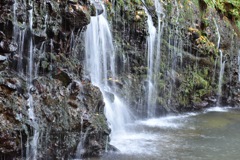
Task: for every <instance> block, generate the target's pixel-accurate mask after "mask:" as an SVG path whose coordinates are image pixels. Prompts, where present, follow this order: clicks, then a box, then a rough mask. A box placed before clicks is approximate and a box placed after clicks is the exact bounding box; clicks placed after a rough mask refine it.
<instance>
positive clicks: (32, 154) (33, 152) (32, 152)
mask: <svg viewBox="0 0 240 160" xmlns="http://www.w3.org/2000/svg"><path fill="white" fill-rule="evenodd" d="M29 5H30V6H33V3H32V1H29ZM32 25H33V9H31V10H29V30H30V34H31V35H30V39H29V50H28V51H29V55H28V79H27V82H28V83H27V84H28V96H29V98H28V107H29V109H28V116H29V120H30V121H31V123H32V125H33V130H34V131H33V139H32V140H31V142H30V148H29V149H27V151H28V153H27V155H26V156H27V157H26V159H34V160H35V159H36V156H37V143H38V137H39V132H38V124H37V121H36V117H35V113H34V104H33V96H32V95H31V88H32V80H33V77H32V76H33V52H34V48H33V38H32V32H33V30H32Z"/></svg>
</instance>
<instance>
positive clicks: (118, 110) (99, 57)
mask: <svg viewBox="0 0 240 160" xmlns="http://www.w3.org/2000/svg"><path fill="white" fill-rule="evenodd" d="M104 14H106V12H105V13H104ZM85 53H86V64H85V70H86V75H89V76H90V79H91V81H92V83H93V84H94V85H96V86H98V87H99V88H100V90H101V91H102V93H103V97H104V101H105V115H106V117H107V121H108V123H109V125H110V128H111V139H115V137H116V135H117V134H118V133H119V132H124V130H125V125H126V124H127V123H128V122H130V120H131V116H130V111H129V110H128V108H127V105H126V104H124V102H123V100H122V99H121V98H120V97H119V96H118V95H117V94H116V93H115V89H114V88H115V85H114V82H116V81H117V77H116V75H115V51H114V47H113V43H112V35H111V31H110V27H109V25H108V22H107V20H106V18H105V17H104V16H103V14H101V15H99V16H97V17H91V23H90V24H89V25H88V26H87V30H86V33H85ZM109 81H111V82H112V83H111V85H109V83H108V82H109ZM108 94H112V95H113V96H114V100H113V101H111V100H110V99H109V98H108V96H107V95H108ZM112 142H113V141H111V143H112ZM114 145H115V146H116V147H118V144H114Z"/></svg>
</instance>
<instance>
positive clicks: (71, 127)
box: [0, 77, 109, 159]
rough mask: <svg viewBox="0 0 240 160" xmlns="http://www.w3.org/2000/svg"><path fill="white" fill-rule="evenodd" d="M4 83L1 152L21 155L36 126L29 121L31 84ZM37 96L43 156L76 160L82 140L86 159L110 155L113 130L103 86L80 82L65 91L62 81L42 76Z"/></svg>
mask: <svg viewBox="0 0 240 160" xmlns="http://www.w3.org/2000/svg"><path fill="white" fill-rule="evenodd" d="M2 79H4V80H5V81H3V82H2V83H1V85H0V101H1V105H0V119H1V130H0V133H1V134H0V135H1V136H0V141H1V142H2V143H1V144H0V152H1V154H6V155H8V154H11V155H12V156H13V157H15V156H16V157H17V155H18V154H17V153H20V152H25V148H24V144H25V143H26V139H27V138H31V136H32V131H31V128H32V127H34V126H32V123H31V122H30V121H29V117H28V107H29V106H28V102H27V97H26V96H27V93H26V92H27V91H26V90H24V85H25V84H24V83H25V82H24V81H23V80H21V79H19V78H14V79H8V78H7V77H2ZM31 94H32V96H33V100H34V110H35V115H36V119H37V122H38V125H39V133H40V135H41V136H40V137H39V141H38V155H37V157H39V158H43V159H46V158H52V159H54V158H57V159H61V158H63V157H65V158H69V157H74V156H75V152H76V149H77V146H78V144H79V143H80V142H81V143H83V147H84V148H83V149H84V152H82V153H81V154H82V156H98V155H100V154H102V153H103V152H104V151H105V145H106V143H107V136H108V135H109V128H108V125H107V123H106V117H105V116H104V115H103V110H104V102H103V97H102V93H101V92H100V90H99V89H98V88H97V87H94V86H93V85H92V84H90V83H81V82H80V81H77V80H74V81H72V82H71V83H70V84H69V85H68V86H67V87H65V86H64V85H63V84H62V82H61V81H59V80H57V79H54V80H50V79H49V78H47V77H38V78H37V79H35V80H34V82H33V87H32V89H31ZM81 134H83V135H84V136H85V139H83V138H81V137H83V135H81ZM24 154H25V153H24Z"/></svg>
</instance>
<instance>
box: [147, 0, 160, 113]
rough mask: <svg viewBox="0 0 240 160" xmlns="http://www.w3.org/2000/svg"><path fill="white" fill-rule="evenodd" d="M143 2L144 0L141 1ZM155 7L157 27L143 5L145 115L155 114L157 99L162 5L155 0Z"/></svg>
mask: <svg viewBox="0 0 240 160" xmlns="http://www.w3.org/2000/svg"><path fill="white" fill-rule="evenodd" d="M143 3H145V2H143ZM155 8H156V10H155V11H156V13H157V17H158V29H156V28H155V27H154V24H153V20H152V17H151V15H150V14H149V12H148V9H147V8H146V5H144V10H145V13H146V14H147V24H148V33H149V36H148V37H147V45H148V76H147V81H148V89H147V91H148V92H147V93H148V94H147V117H154V116H156V113H155V112H156V101H157V93H158V91H157V87H156V84H157V73H158V72H159V69H160V61H161V60H160V58H161V35H162V29H163V24H162V22H161V21H162V14H163V11H162V6H161V3H159V1H158V0H155Z"/></svg>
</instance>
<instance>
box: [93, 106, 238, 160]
mask: <svg viewBox="0 0 240 160" xmlns="http://www.w3.org/2000/svg"><path fill="white" fill-rule="evenodd" d="M239 124H240V110H238V109H231V108H227V107H225V108H220V107H215V108H211V109H208V110H205V111H203V112H201V113H188V114H184V115H172V116H167V117H161V118H155V119H148V120H142V121H136V122H134V123H132V124H128V125H127V127H126V128H127V129H126V131H122V132H119V133H118V134H116V135H115V136H114V137H113V138H112V140H111V144H112V145H114V146H116V147H117V148H118V149H119V150H120V151H121V152H119V153H107V154H105V155H104V156H103V157H102V158H97V159H101V160H174V159H176V160H237V159H240V125H239ZM97 159H92V160H97Z"/></svg>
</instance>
